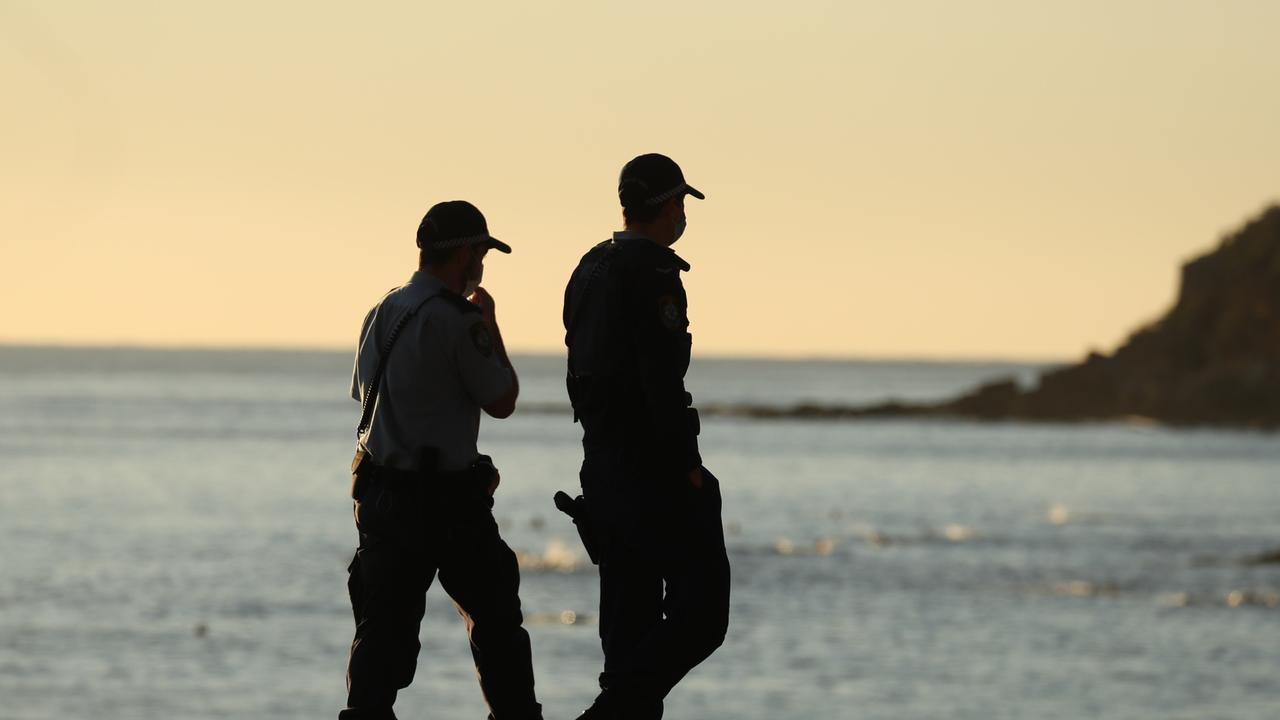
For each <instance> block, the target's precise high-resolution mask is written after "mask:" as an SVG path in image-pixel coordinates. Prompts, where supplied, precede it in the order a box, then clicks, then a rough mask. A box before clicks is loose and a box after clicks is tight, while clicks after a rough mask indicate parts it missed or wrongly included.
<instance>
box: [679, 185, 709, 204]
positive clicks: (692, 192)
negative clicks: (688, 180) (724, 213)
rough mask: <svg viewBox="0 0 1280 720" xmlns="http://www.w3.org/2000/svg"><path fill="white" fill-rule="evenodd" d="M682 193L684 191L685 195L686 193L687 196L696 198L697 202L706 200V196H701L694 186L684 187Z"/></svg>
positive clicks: (700, 192)
mask: <svg viewBox="0 0 1280 720" xmlns="http://www.w3.org/2000/svg"><path fill="white" fill-rule="evenodd" d="M684 191H685V192H686V193H688V194H690V195H692V196H694V197H696V198H698V199H699V200H706V199H707V196H706V195H703V194H702V191H701V190H699V189H698V188H696V187H694V186H692V185H685V188H684Z"/></svg>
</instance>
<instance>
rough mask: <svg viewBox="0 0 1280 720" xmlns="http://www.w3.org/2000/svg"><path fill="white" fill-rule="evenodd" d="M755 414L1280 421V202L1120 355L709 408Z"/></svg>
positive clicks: (1208, 264)
mask: <svg viewBox="0 0 1280 720" xmlns="http://www.w3.org/2000/svg"><path fill="white" fill-rule="evenodd" d="M707 411H710V414H729V415H747V416H753V417H806V418H831V419H837V418H859V417H903V416H907V417H910V416H919V417H959V418H977V419H984V420H1043V421H1056V422H1062V421H1096V420H1122V419H1125V420H1132V419H1141V420H1145V421H1152V422H1158V423H1164V424H1169V425H1216V426H1234V427H1258V428H1280V206H1272V207H1270V208H1268V209H1267V210H1266V211H1264V212H1263V213H1262V214H1261V215H1260V216H1258V217H1257V218H1255V219H1254V220H1252V221H1251V222H1249V223H1248V224H1246V225H1245V226H1244V227H1243V228H1241V229H1240V230H1239V231H1237V232H1235V233H1233V234H1231V235H1229V236H1228V237H1226V238H1225V239H1224V240H1223V241H1222V242H1221V244H1219V246H1218V247H1217V248H1216V249H1214V250H1213V251H1211V252H1209V253H1207V254H1205V255H1202V256H1200V257H1197V258H1195V259H1193V260H1191V261H1190V262H1188V263H1186V264H1185V265H1184V266H1183V267H1182V278H1181V287H1180V288H1179V291H1178V299H1177V302H1176V303H1175V304H1174V306H1173V308H1171V309H1170V310H1169V311H1168V312H1167V313H1166V314H1165V315H1164V317H1162V318H1160V319H1159V320H1157V321H1155V322H1153V323H1151V324H1149V325H1147V326H1145V327H1142V328H1140V329H1139V330H1137V331H1136V332H1134V333H1133V334H1132V335H1131V336H1130V337H1129V339H1128V340H1127V341H1126V342H1125V343H1124V344H1123V345H1121V346H1120V348H1119V349H1117V350H1116V351H1115V352H1113V353H1112V354H1110V355H1104V354H1100V353H1090V354H1089V356H1088V357H1086V358H1085V359H1084V360H1083V361H1081V362H1079V363H1077V364H1074V365H1070V366H1066V367H1062V368H1058V369H1054V370H1051V371H1048V372H1045V373H1044V374H1043V375H1041V376H1040V378H1039V381H1038V382H1037V383H1036V384H1035V386H1034V387H1030V388H1023V387H1021V386H1019V384H1018V383H1017V382H1016V381H1015V380H1014V379H1013V378H1009V379H1004V380H998V381H995V382H992V383H989V384H986V385H983V386H981V387H979V388H977V389H975V390H973V391H972V392H969V393H967V394H965V395H962V396H960V397H957V398H955V399H953V400H949V401H945V402H941V403H936V404H913V403H901V402H889V403H884V404H880V405H875V406H868V407H840V406H822V405H804V406H797V407H791V408H751V407H736V408H714V407H713V408H706V409H705V410H704V412H707Z"/></svg>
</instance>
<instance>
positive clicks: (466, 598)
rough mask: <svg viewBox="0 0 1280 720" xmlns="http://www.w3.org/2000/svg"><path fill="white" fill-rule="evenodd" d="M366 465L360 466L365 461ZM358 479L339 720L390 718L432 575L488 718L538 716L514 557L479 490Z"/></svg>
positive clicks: (391, 475)
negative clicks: (465, 641)
mask: <svg viewBox="0 0 1280 720" xmlns="http://www.w3.org/2000/svg"><path fill="white" fill-rule="evenodd" d="M366 467H367V466H366ZM361 472H367V473H368V474H369V476H366V477H359V476H358V477H357V481H356V488H357V489H356V491H355V493H354V494H355V495H356V503H355V518H356V527H357V529H358V530H359V532H360V546H359V549H358V550H357V551H356V556H355V559H354V560H352V562H351V567H350V577H349V579H348V582H347V587H348V590H349V591H350V593H351V607H352V610H353V612H354V614H355V620H356V634H355V641H354V642H353V643H352V645H351V658H350V661H349V663H348V666H347V708H346V709H345V710H343V711H342V712H341V713H339V715H338V717H339V718H340V719H342V720H371V719H375V718H376V719H377V720H393V719H394V718H395V714H394V713H393V712H392V709H391V707H392V705H393V704H394V702H395V699H396V692H397V691H398V690H400V689H401V688H404V687H408V685H409V683H410V682H411V681H412V680H413V673H414V669H415V667H416V665H417V658H418V650H419V648H420V646H419V643H418V626H419V624H420V623H421V621H422V616H423V612H424V611H425V608H426V605H425V602H426V592H427V589H428V588H429V587H430V586H431V582H432V580H433V579H434V578H435V577H436V576H437V575H438V576H439V578H440V585H441V586H443V587H444V589H445V592H447V593H448V594H449V597H451V598H452V599H453V602H454V605H455V607H456V608H457V610H458V614H459V615H461V616H462V619H463V621H464V622H465V624H466V629H467V634H468V635H469V637H470V639H471V654H472V657H473V658H474V659H475V665H476V671H477V674H478V675H479V678H480V689H481V691H482V692H483V694H484V699H485V702H486V703H488V706H489V712H490V716H489V717H490V718H491V719H496V720H524V719H525V718H541V717H542V712H541V707H540V706H539V705H538V702H537V699H536V698H535V696H534V691H533V662H532V658H531V654H530V649H529V634H528V633H527V632H526V631H525V629H524V628H523V627H522V623H523V616H522V615H521V612H520V598H519V595H518V590H519V586H520V574H519V569H518V568H517V565H516V557H515V553H513V552H512V551H511V548H509V547H507V544H506V543H505V542H503V540H502V538H501V537H500V536H499V534H498V525H497V523H496V522H495V521H494V518H493V514H492V512H491V510H490V507H491V505H492V501H491V500H490V499H489V498H488V497H487V496H486V494H485V492H484V490H483V489H482V488H481V487H479V486H475V487H446V486H442V483H441V482H436V481H437V480H439V479H438V478H428V479H426V480H422V479H420V477H419V476H412V475H409V474H407V473H396V472H394V471H387V470H384V469H381V468H373V469H372V470H362V471H361Z"/></svg>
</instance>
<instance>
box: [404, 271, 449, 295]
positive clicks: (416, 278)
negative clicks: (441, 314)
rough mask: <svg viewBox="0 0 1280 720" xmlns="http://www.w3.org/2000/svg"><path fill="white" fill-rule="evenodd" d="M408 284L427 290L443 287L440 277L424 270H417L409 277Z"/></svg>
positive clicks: (432, 290) (433, 290)
mask: <svg viewBox="0 0 1280 720" xmlns="http://www.w3.org/2000/svg"><path fill="white" fill-rule="evenodd" d="M408 284H409V285H413V286H414V287H420V288H422V289H423V290H426V291H428V292H435V291H437V290H439V289H441V288H443V287H444V283H442V282H440V278H438V277H436V276H435V275H432V274H431V273H429V272H427V271H426V270H418V271H416V272H414V273H413V275H412V276H411V277H410V278H409V283H408Z"/></svg>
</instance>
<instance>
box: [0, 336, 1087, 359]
mask: <svg viewBox="0 0 1280 720" xmlns="http://www.w3.org/2000/svg"><path fill="white" fill-rule="evenodd" d="M0 349H21V350H107V351H111V350H118V351H143V352H215V353H216V352H225V353H237V352H258V353H282V354H283V353H316V354H321V353H328V354H338V353H351V352H353V351H352V350H351V349H350V348H344V347H336V346H325V345H296V346H290V345H248V344H246V345H213V344H201V343H189V344H176V343H175V344H167V343H141V342H101V343H96V342H43V341H14V340H0ZM510 353H511V354H512V355H516V356H524V357H563V352H556V351H552V350H539V349H522V348H513V349H511V350H510ZM694 358H695V359H703V360H748V361H764V362H867V361H871V362H900V363H955V362H963V363H974V364H982V363H992V364H1016V365H1065V364H1071V363H1073V362H1076V361H1075V360H1068V359H1064V358H1060V357H1059V358H1046V357H1033V356H1018V355H1006V356H997V355H964V354H960V355H932V354H924V353H920V354H900V355H895V354H888V353H867V354H864V355H842V354H823V353H813V352H811V353H799V354H785V355H783V354H777V355H771V354H766V353H759V352H751V351H747V352H729V353H721V352H712V353H698V352H696V351H695V352H694Z"/></svg>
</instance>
